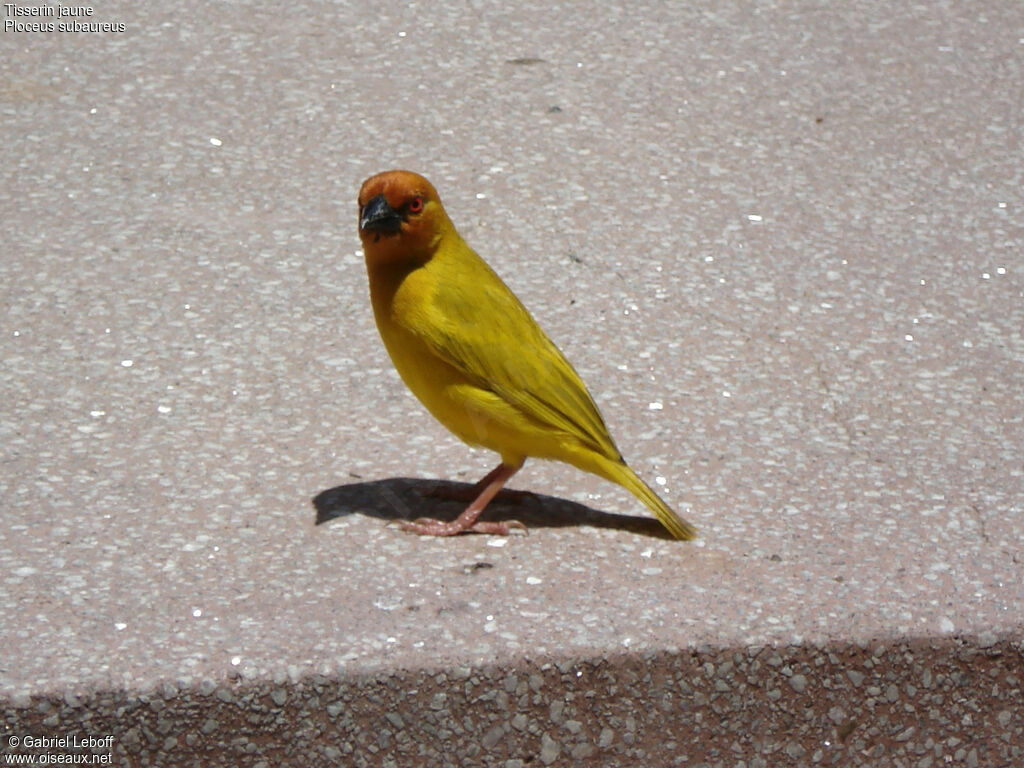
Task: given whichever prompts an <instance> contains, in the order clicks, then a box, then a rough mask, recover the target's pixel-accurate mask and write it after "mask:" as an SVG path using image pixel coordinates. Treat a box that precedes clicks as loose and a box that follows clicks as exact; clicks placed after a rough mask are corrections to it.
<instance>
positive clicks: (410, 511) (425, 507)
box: [312, 477, 672, 539]
mask: <svg viewBox="0 0 1024 768" xmlns="http://www.w3.org/2000/svg"><path fill="white" fill-rule="evenodd" d="M473 489H474V486H473V485H471V484H469V483H457V482H452V481H448V480H421V479H416V478H411V477H390V478H387V479H385V480H371V481H367V482H359V483H349V484H346V485H338V486H335V487H334V488H328V489H327V490H325V491H321V492H320V493H318V494H317V495H316V496H314V497H313V500H312V501H313V507H314V508H315V509H316V524H317V525H321V524H322V523H327V522H330V521H331V520H335V519H337V518H339V517H346V516H348V515H352V514H361V515H369V516H371V517H376V518H379V519H381V520H387V521H389V522H390V521H393V520H415V519H416V518H418V517H436V518H438V519H440V520H454V519H455V518H456V517H458V515H459V513H460V512H462V510H463V509H464V508H465V506H466V503H467V502H466V501H453V500H450V499H448V498H441V497H444V496H447V497H450V496H456V497H467V498H470V499H471V498H472V496H473V493H472V491H473ZM480 519H481V520H500V521H507V520H518V521H519V522H521V523H522V524H523V525H525V526H526V527H527V528H528V529H529V528H565V527H568V526H589V527H592V528H612V529H615V530H620V531H630V532H632V533H638V534H641V535H643V536H650V537H652V538H657V539H671V538H672V535H671V534H670V533H669V532H668V531H667V530H665V528H664V526H662V524H661V523H659V522H658V521H657V520H654V519H652V518H648V517H635V516H633V515H618V514H615V513H612V512H600V511H598V510H596V509H591V508H590V507H588V506H585V505H583V504H577V503H576V502H574V501H568V500H566V499H560V498H558V497H556V496H545V495H543V494H535V493H523V492H521V491H502V492H501V493H499V494H498V495H497V496H495V497H494V499H493V500H492V501H491V503H490V504H488V505H487V508H486V509H485V510H484V511H483V513H482V514H481V516H480Z"/></svg>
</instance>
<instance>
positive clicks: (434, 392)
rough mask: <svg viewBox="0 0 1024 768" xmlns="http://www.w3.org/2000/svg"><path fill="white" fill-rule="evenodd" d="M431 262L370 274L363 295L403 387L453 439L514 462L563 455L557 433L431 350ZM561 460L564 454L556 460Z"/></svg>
mask: <svg viewBox="0 0 1024 768" xmlns="http://www.w3.org/2000/svg"><path fill="white" fill-rule="evenodd" d="M436 266H437V265H436V264H429V265H424V266H420V267H418V268H416V269H413V270H411V271H410V272H408V273H406V274H404V275H401V276H398V275H394V274H387V273H385V274H376V275H375V274H374V272H373V271H371V273H370V296H371V299H372V303H373V311H374V318H375V319H376V322H377V328H378V330H379V331H380V335H381V339H382V340H383V341H384V346H385V347H386V348H387V351H388V354H389V355H390V356H391V359H392V361H393V362H394V365H395V369H396V370H397V371H398V374H399V375H400V376H401V377H402V380H403V381H404V382H405V384H406V386H408V387H409V389H410V390H412V392H413V394H415V395H416V397H417V398H418V399H419V400H420V402H421V403H423V405H424V406H425V407H426V409H427V410H428V411H430V413H431V414H432V415H433V416H434V418H436V419H437V420H438V421H440V422H441V423H442V424H443V425H444V426H445V427H447V428H448V429H449V430H450V431H451V432H453V433H454V434H455V435H456V436H457V437H458V438H460V439H461V440H463V441H464V442H466V443H469V444H470V445H478V446H483V447H485V448H488V449H490V450H492V451H495V452H497V453H499V454H501V455H502V457H503V460H505V461H506V462H507V463H509V464H515V463H518V462H520V461H522V460H523V459H525V458H526V457H527V456H536V457H542V458H563V456H562V454H563V453H564V438H563V437H562V436H560V435H558V434H557V433H553V432H552V430H551V428H550V426H548V425H545V424H542V423H541V422H539V421H537V420H536V419H532V418H530V417H529V416H528V415H526V414H524V413H523V412H522V411H521V410H520V409H518V408H516V407H515V406H514V405H512V404H510V403H508V402H506V401H505V400H504V399H503V398H502V397H500V396H499V395H498V394H496V393H495V392H493V391H492V390H491V389H489V388H488V387H487V385H486V382H481V381H478V380H474V379H473V378H471V377H470V376H468V375H467V374H466V373H464V372H463V371H462V370H460V369H458V368H457V367H455V366H454V365H452V364H450V363H449V362H448V361H446V360H444V359H443V358H442V357H440V356H439V355H438V354H437V353H436V351H435V350H436V349H437V348H438V347H439V346H440V345H439V344H437V343H432V342H434V341H436V339H432V338H431V334H432V333H439V332H441V330H440V329H443V328H444V326H445V324H446V322H447V318H446V317H445V316H444V314H445V311H446V310H445V307H444V304H443V286H439V282H443V275H439V274H437V270H435V269H433V267H436ZM563 460H565V459H563Z"/></svg>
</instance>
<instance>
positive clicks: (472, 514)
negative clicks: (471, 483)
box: [398, 463, 526, 536]
mask: <svg viewBox="0 0 1024 768" xmlns="http://www.w3.org/2000/svg"><path fill="white" fill-rule="evenodd" d="M521 466H523V465H522V463H519V464H518V465H516V466H514V467H510V466H509V465H507V464H499V465H498V466H497V467H495V468H494V469H493V470H491V471H490V472H489V473H488V474H487V476H486V477H485V478H484V479H483V480H481V481H480V482H479V483H478V484H477V487H479V488H480V489H481V490H480V494H479V495H478V496H477V497H476V498H475V499H474V500H473V502H472V503H471V504H470V505H469V506H468V507H466V509H465V510H464V511H463V512H462V514H461V515H459V516H458V517H457V518H455V519H454V520H452V521H451V522H450V523H445V522H442V521H440V520H435V519H433V518H430V517H421V518H420V519H419V520H414V521H412V522H409V521H401V522H399V523H398V524H399V525H400V526H401V527H402V530H404V531H409V532H411V533H419V534H422V535H424V536H454V535H456V534H458V533H464V532H465V531H474V532H476V533H493V534H497V535H499V536H507V535H508V533H509V530H510V529H511V528H522V529H523V530H524V531H525V530H526V526H524V525H523V524H522V523H520V522H517V521H515V520H510V521H509V522H507V523H491V522H484V523H478V522H477V518H478V517H480V513H481V512H483V511H484V508H485V507H486V506H487V505H488V504H489V503H490V501H491V499H493V498H494V497H495V496H496V495H497V493H498V491H500V490H501V487H502V486H503V485H505V483H507V482H508V480H509V478H510V477H512V475H514V474H515V473H516V472H518V471H519V468H520V467H521Z"/></svg>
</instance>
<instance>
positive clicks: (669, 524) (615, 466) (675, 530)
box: [591, 457, 697, 541]
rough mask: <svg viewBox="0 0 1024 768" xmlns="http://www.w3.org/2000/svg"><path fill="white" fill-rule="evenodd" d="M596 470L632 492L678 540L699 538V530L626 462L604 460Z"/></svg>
mask: <svg viewBox="0 0 1024 768" xmlns="http://www.w3.org/2000/svg"><path fill="white" fill-rule="evenodd" d="M602 459H603V457H602ZM595 469H596V473H597V474H599V475H601V476H602V477H605V478H607V479H608V480H611V481H612V482H613V483H618V484H619V485H621V486H622V487H623V488H625V489H627V490H628V491H630V492H632V493H633V495H634V496H636V497H637V498H638V499H640V501H642V502H643V503H644V504H646V505H647V506H648V507H649V508H650V510H651V511H652V512H653V513H654V514H655V515H656V516H657V518H658V520H659V521H660V522H661V524H662V525H664V526H665V527H666V528H668V530H669V533H671V534H672V535H673V536H675V537H676V538H677V539H682V540H684V541H688V540H689V539H695V538H697V529H696V528H694V527H693V526H692V525H690V524H689V523H688V522H686V521H685V520H683V518H681V517H680V516H679V515H678V514H676V511H675V510H674V509H672V507H670V506H669V505H668V504H666V503H665V502H664V501H663V500H662V498H661V497H660V496H659V495H658V494H656V493H655V492H654V491H653V490H651V487H650V486H649V485H647V483H645V482H644V481H643V480H641V479H640V478H639V476H637V474H636V472H634V471H633V470H632V469H630V468H629V466H628V465H627V464H626V463H625V462H623V461H611V460H609V459H603V460H602V461H601V462H600V466H599V468H595ZM591 471H595V470H591Z"/></svg>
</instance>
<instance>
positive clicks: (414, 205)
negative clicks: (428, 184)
mask: <svg viewBox="0 0 1024 768" xmlns="http://www.w3.org/2000/svg"><path fill="white" fill-rule="evenodd" d="M422 210H423V198H422V197H414V198H413V199H412V200H410V201H409V213H419V212H420V211H422Z"/></svg>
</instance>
